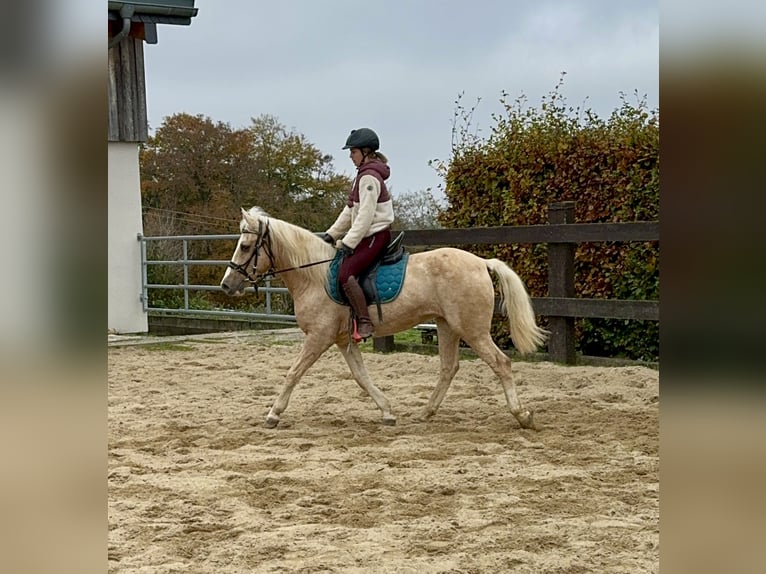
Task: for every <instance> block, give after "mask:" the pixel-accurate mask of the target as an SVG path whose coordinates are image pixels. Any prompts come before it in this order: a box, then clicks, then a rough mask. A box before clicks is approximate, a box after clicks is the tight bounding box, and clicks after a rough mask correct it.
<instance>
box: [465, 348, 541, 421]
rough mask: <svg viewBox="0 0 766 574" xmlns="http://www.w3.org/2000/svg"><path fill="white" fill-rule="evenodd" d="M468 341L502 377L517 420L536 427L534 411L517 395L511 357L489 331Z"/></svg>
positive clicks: (499, 376)
mask: <svg viewBox="0 0 766 574" xmlns="http://www.w3.org/2000/svg"><path fill="white" fill-rule="evenodd" d="M466 343H468V344H469V345H470V346H471V348H472V349H473V350H474V351H476V354H477V355H479V357H480V358H481V359H482V360H483V361H484V362H485V363H487V365H489V367H490V368H491V369H492V370H493V371H494V373H495V374H496V375H497V377H498V378H499V379H500V383H501V384H502V385H503V391H504V392H505V400H506V402H507V403H508V408H509V409H510V410H511V414H513V416H514V417H516V420H517V421H519V424H520V425H521V427H522V428H529V429H534V428H536V427H535V423H534V421H533V420H532V416H533V413H532V411H530V410H528V409H526V408H524V406H523V405H522V404H521V401H519V397H518V396H517V395H516V385H514V384H513V379H512V378H511V359H510V358H509V357H508V356H507V355H506V354H505V353H503V352H502V351H501V350H500V349H499V348H498V346H497V345H495V342H494V341H493V340H492V337H491V336H490V335H489V333H486V334H483V335H481V336H479V337H476V338H472V339H471V340H466Z"/></svg>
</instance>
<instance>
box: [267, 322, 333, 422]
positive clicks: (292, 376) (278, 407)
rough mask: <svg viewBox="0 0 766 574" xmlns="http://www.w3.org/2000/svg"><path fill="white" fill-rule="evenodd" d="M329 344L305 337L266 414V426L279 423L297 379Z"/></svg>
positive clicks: (330, 343) (298, 379)
mask: <svg viewBox="0 0 766 574" xmlns="http://www.w3.org/2000/svg"><path fill="white" fill-rule="evenodd" d="M330 345H332V342H331V341H329V342H327V343H324V342H320V341H317V340H314V339H310V338H308V337H307V338H306V340H305V341H304V342H303V346H302V347H301V350H300V353H298V358H297V359H296V360H295V362H294V363H293V364H292V366H291V367H290V370H289V371H287V378H286V379H285V384H284V386H283V387H282V392H281V393H279V396H278V397H277V400H276V401H274V404H273V405H272V407H271V410H270V411H269V414H268V415H266V423H265V424H266V427H268V428H274V427H275V426H277V425H278V424H279V415H281V414H282V413H283V412H284V410H285V409H286V408H287V403H288V402H289V401H290V395H291V394H292V392H293V389H294V388H295V385H297V384H298V381H300V380H301V377H302V376H303V375H304V374H305V373H306V371H308V369H309V367H311V365H313V364H314V363H316V361H317V359H318V358H319V357H320V356H321V355H322V353H324V352H325V351H326V350H327V349H329V348H330Z"/></svg>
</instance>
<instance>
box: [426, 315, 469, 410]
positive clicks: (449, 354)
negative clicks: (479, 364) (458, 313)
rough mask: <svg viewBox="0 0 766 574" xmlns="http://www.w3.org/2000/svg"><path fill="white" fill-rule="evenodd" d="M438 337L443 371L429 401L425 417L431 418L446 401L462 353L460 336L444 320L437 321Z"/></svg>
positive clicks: (441, 370)
mask: <svg viewBox="0 0 766 574" xmlns="http://www.w3.org/2000/svg"><path fill="white" fill-rule="evenodd" d="M436 326H437V329H438V331H437V337H438V341H439V359H440V361H441V369H440V371H439V382H438V383H437V384H436V388H435V389H434V391H433V393H432V394H431V398H430V399H428V404H427V405H426V409H425V412H424V413H423V416H424V417H425V418H430V417H432V416H434V415H435V414H436V411H437V410H439V405H441V403H442V401H443V400H444V396H445V395H446V394H447V389H449V386H450V383H452V379H453V378H455V373H457V370H458V368H459V357H460V355H459V353H460V336H459V335H458V334H457V333H455V332H454V331H453V330H452V329H450V328H449V325H447V322H446V321H444V320H443V319H437V320H436Z"/></svg>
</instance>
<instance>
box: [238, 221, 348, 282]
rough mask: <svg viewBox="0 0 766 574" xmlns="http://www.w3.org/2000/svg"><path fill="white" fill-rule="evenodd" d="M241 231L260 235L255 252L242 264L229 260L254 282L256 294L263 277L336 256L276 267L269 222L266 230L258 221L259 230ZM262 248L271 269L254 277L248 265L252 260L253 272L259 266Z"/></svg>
mask: <svg viewBox="0 0 766 574" xmlns="http://www.w3.org/2000/svg"><path fill="white" fill-rule="evenodd" d="M241 233H250V234H252V235H257V236H258V241H256V243H255V247H254V248H253V254H252V255H250V257H249V258H248V259H247V261H245V263H244V264H242V265H240V264H239V263H234V261H229V263H228V266H229V267H231V268H232V269H234V270H235V271H237V272H239V273H241V274H242V275H244V277H245V281H247V282H248V283H252V284H253V285H254V286H255V292H256V294H257V293H258V282H259V281H261V280H262V279H267V278H269V277H274V276H275V275H279V274H280V273H287V272H288V271H296V270H298V269H305V268H306V267H313V266H314V265H321V264H322V263H329V262H330V261H332V260H333V259H335V258H334V257H331V258H330V259H323V260H321V261H314V262H312V263H304V264H303V265H296V266H295V267H288V268H287V269H274V252H273V251H272V250H271V235H270V234H269V224H268V223H266V231H263V221H258V231H250V230H248V229H245V230H243V231H242V232H241ZM261 248H263V249H264V251H265V252H266V256H267V257H268V258H269V269H268V270H267V271H266V273H264V274H262V275H259V276H257V277H252V276H251V275H250V273H248V271H247V267H248V265H250V262H251V261H252V262H253V272H255V270H256V269H257V267H258V252H259V251H260V250H261Z"/></svg>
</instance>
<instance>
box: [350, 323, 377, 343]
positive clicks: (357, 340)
mask: <svg viewBox="0 0 766 574" xmlns="http://www.w3.org/2000/svg"><path fill="white" fill-rule="evenodd" d="M353 325H354V332H353V334H352V335H351V338H352V339H353V340H354V343H360V342H361V341H364V340H367V339H369V338H370V337H374V334H370V335H367V336H366V337H362V336H361V335H360V334H359V329H357V326H356V318H354V319H353Z"/></svg>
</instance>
